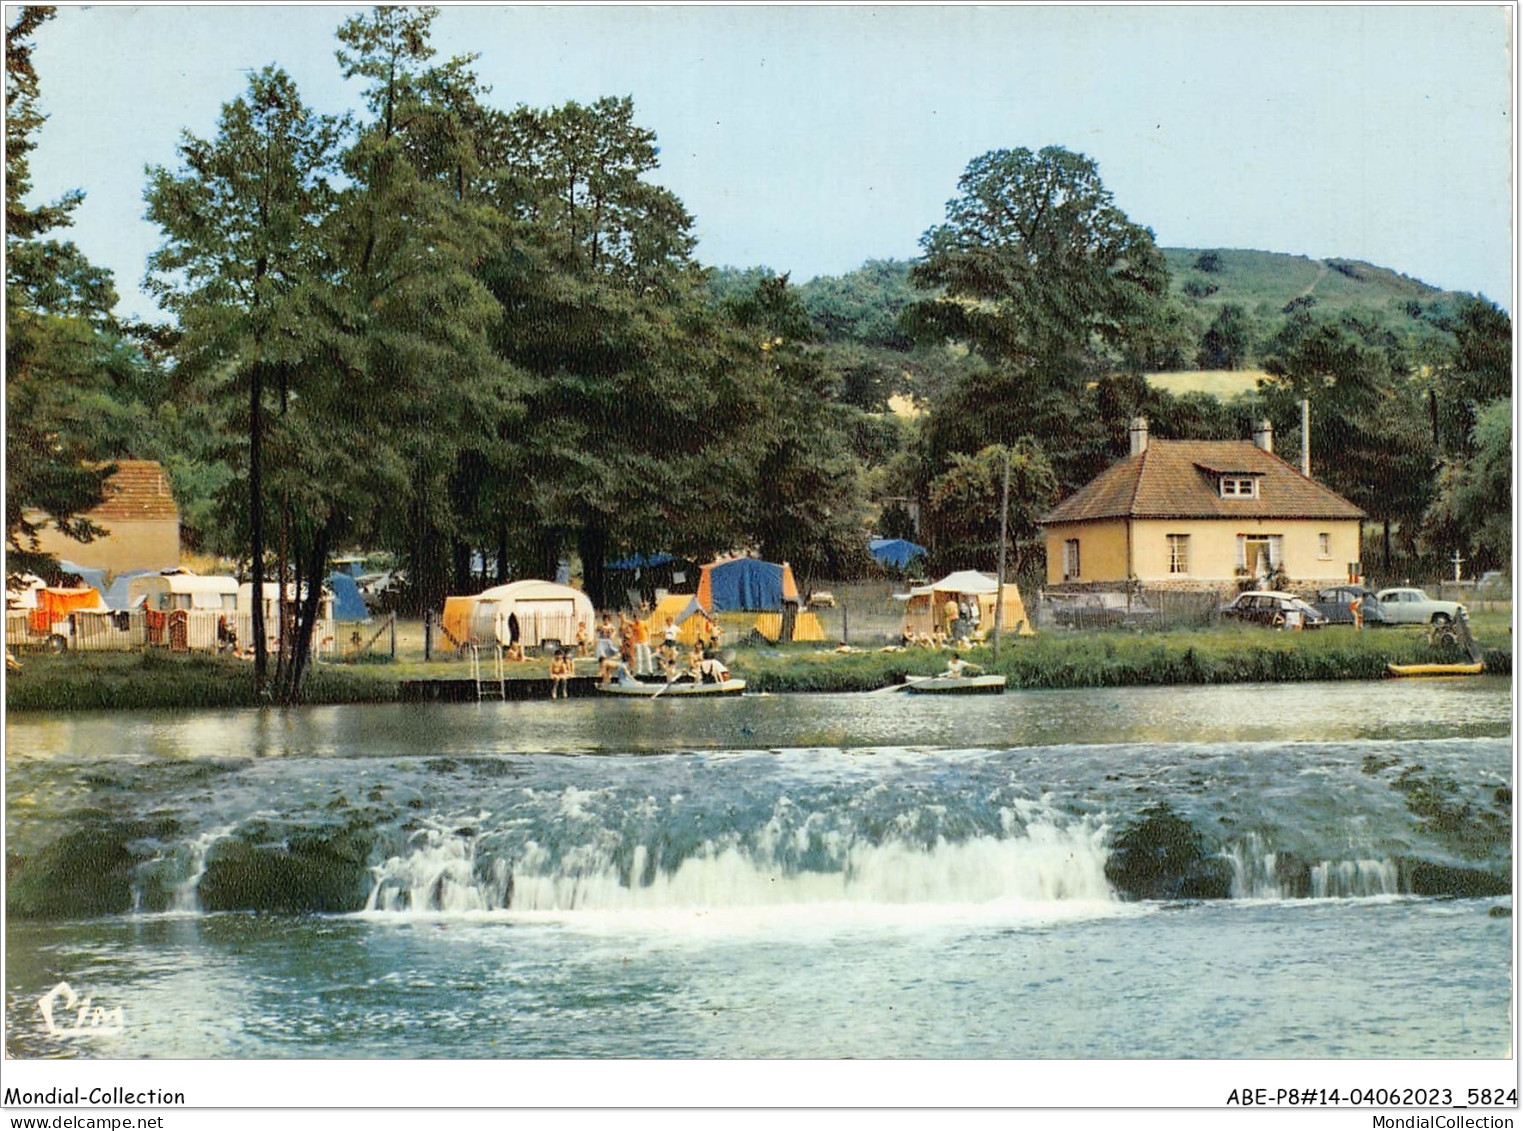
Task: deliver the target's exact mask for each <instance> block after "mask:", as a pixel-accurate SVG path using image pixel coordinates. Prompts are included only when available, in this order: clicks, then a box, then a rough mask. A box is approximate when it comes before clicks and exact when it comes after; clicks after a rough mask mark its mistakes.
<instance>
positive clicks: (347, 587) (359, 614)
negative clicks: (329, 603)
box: [328, 559, 370, 621]
mask: <svg viewBox="0 0 1523 1131" xmlns="http://www.w3.org/2000/svg"><path fill="white" fill-rule="evenodd" d="M355 560H358V559H355ZM328 588H329V589H330V590H332V591H333V619H334V620H347V621H355V620H369V619H370V609H369V608H368V607H367V606H366V604H365V598H363V597H361V596H360V586H359V583H358V582H357V581H355V580H354V575H353V574H352V573H344V572H343V571H341V570H335V571H334V572H333V573H330V574H329V575H328Z"/></svg>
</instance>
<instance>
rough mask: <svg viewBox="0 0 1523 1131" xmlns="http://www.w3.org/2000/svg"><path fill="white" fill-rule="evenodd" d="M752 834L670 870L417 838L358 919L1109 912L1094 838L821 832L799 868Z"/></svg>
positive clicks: (1098, 835)
mask: <svg viewBox="0 0 1523 1131" xmlns="http://www.w3.org/2000/svg"><path fill="white" fill-rule="evenodd" d="M769 831H775V830H771V829H763V830H761V831H760V833H759V834H757V835H753V836H751V837H746V838H742V837H737V836H725V837H719V838H716V839H713V840H707V841H704V842H702V843H700V844H698V845H696V846H695V847H694V849H693V850H692V851H691V852H688V853H686V854H685V855H682V856H680V857H679V858H676V859H671V858H668V857H667V856H665V855H663V852H662V850H661V848H660V847H659V846H653V845H651V844H647V843H637V844H630V845H625V844H617V845H614V846H612V847H611V848H605V849H602V850H599V849H596V848H592V849H582V850H577V851H573V852H570V853H563V854H560V855H559V856H557V854H556V853H554V852H552V851H551V850H549V849H548V848H546V847H545V846H543V845H541V844H539V843H537V842H535V841H533V840H529V841H526V842H525V843H523V844H522V845H521V846H520V847H519V849H518V850H517V851H516V853H514V854H513V855H512V856H511V857H509V856H505V855H494V853H493V851H492V850H491V849H490V848H489V847H488V846H487V845H484V844H482V843H481V840H482V839H483V838H480V837H477V836H475V835H462V834H459V833H442V832H440V831H438V830H433V829H430V830H427V831H426V832H425V833H422V834H420V835H417V836H416V837H415V838H414V843H413V845H412V848H411V851H409V852H407V853H406V854H399V855H397V856H393V857H391V858H390V859H388V860H387V861H386V862H385V863H384V864H382V865H380V866H378V867H377V868H375V869H374V870H373V874H374V876H375V886H374V889H373V890H372V892H371V895H370V898H369V900H368V901H367V904H366V911H367V912H412V913H420V912H421V913H441V912H443V913H449V912H470V911H495V910H512V911H522V912H547V911H548V912H567V911H601V912H618V911H663V910H695V911H697V910H711V909H728V908H756V907H783V906H789V905H801V904H809V905H820V904H857V905H862V904H883V905H912V904H1028V903H1049V902H1054V901H1091V902H1094V901H1101V902H1103V901H1108V900H1110V899H1112V898H1113V895H1112V892H1111V889H1110V885H1109V884H1108V883H1107V882H1106V879H1105V856H1106V852H1105V847H1104V843H1105V827H1104V826H1103V825H1101V824H1098V823H1094V822H1091V821H1087V820H1077V821H1071V822H1068V823H1065V824H1056V823H1048V822H1042V821H1038V822H1033V823H1030V824H1027V825H1026V826H1025V827H1024V828H1022V829H1020V830H1018V831H1013V832H1011V833H1010V834H1008V835H999V836H996V835H978V836H973V837H970V838H968V839H966V840H961V841H955V842H954V841H948V840H942V839H938V840H936V841H934V842H932V843H930V844H919V843H914V842H912V841H910V840H906V839H885V840H883V841H880V842H879V843H871V842H869V841H867V840H866V839H864V838H860V837H853V836H851V835H849V834H839V833H835V834H830V835H827V836H825V837H823V838H821V843H818V844H816V845H814V846H813V847H814V848H815V851H814V852H813V853H812V854H811V857H810V863H809V865H808V866H804V867H799V866H798V865H797V863H796V861H791V860H789V859H788V856H789V855H790V854H789V853H788V852H787V851H784V850H783V849H785V848H786V847H798V845H797V844H796V843H792V842H794V841H795V840H796V839H800V838H803V837H807V836H808V835H809V834H807V833H801V834H800V835H799V837H797V838H796V837H789V838H787V839H788V840H789V841H790V844H789V845H786V846H785V845H783V844H780V843H778V840H777V838H776V837H775V836H768V835H766V834H767V833H768V832H769Z"/></svg>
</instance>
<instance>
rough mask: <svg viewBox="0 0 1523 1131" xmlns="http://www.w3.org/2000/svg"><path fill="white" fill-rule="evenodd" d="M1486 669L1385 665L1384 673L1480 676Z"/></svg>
mask: <svg viewBox="0 0 1523 1131" xmlns="http://www.w3.org/2000/svg"><path fill="white" fill-rule="evenodd" d="M1485 667H1486V665H1485V664H1484V663H1480V664H1387V665H1386V671H1388V672H1390V673H1391V674H1392V675H1480V674H1481V671H1482V670H1483V669H1484V668H1485Z"/></svg>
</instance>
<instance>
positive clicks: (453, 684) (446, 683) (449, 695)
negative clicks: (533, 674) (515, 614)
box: [397, 675, 598, 703]
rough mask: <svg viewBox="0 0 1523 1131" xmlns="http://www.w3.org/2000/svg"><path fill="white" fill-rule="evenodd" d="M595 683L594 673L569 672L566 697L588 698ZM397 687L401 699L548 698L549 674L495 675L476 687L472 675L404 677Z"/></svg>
mask: <svg viewBox="0 0 1523 1131" xmlns="http://www.w3.org/2000/svg"><path fill="white" fill-rule="evenodd" d="M597 683H598V681H597V678H596V677H595V676H590V675H579V676H572V677H571V678H570V679H569V680H567V681H566V691H567V693H568V697H569V698H572V699H590V698H591V697H592V696H594V695H596V694H597ZM397 689H398V694H399V695H400V697H401V699H402V702H404V703H474V702H476V701H477V700H478V699H481V700H483V701H485V700H490V699H507V700H510V701H514V702H518V701H528V700H531V699H544V700H546V701H548V700H549V698H550V680H549V678H548V677H546V678H543V679H505V680H503V681H502V682H501V683H500V684H499V682H498V681H497V680H495V679H484V680H482V681H481V684H480V687H479V689H478V686H477V683H476V681H475V680H474V679H404V680H401V681H400V682H399V683H398V684H397Z"/></svg>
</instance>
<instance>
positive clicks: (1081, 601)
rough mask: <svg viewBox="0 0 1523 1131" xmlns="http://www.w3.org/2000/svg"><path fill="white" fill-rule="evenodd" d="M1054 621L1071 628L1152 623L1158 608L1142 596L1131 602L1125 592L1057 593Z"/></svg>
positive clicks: (1156, 615)
mask: <svg viewBox="0 0 1523 1131" xmlns="http://www.w3.org/2000/svg"><path fill="white" fill-rule="evenodd" d="M1049 600H1050V601H1051V602H1052V621H1053V623H1054V624H1059V625H1064V626H1067V627H1069V628H1114V627H1116V626H1117V625H1122V624H1132V625H1136V624H1151V623H1154V622H1155V621H1156V620H1157V617H1158V612H1157V610H1155V609H1153V608H1152V607H1151V606H1149V605H1148V604H1147V602H1145V601H1144V600H1143V599H1142V598H1141V597H1137V596H1133V597H1132V599H1131V600H1130V602H1129V601H1128V600H1127V596H1126V594H1125V593H1054V594H1052V595H1051V596H1050V597H1049Z"/></svg>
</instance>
